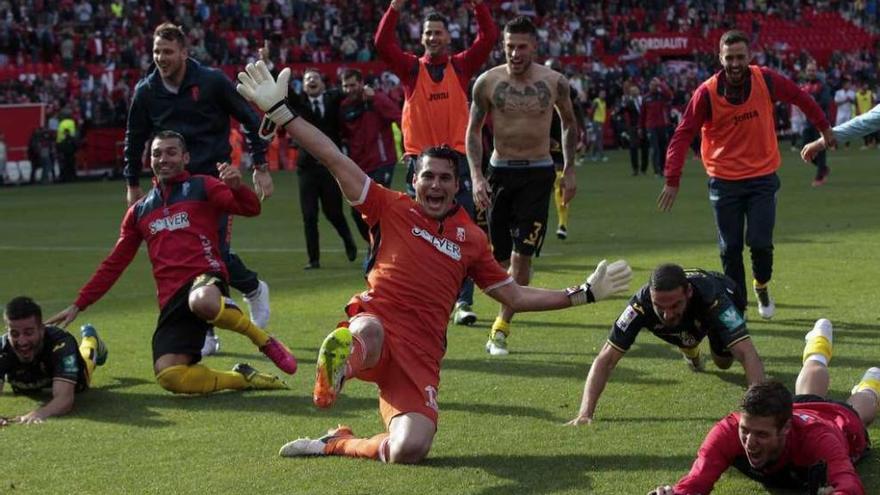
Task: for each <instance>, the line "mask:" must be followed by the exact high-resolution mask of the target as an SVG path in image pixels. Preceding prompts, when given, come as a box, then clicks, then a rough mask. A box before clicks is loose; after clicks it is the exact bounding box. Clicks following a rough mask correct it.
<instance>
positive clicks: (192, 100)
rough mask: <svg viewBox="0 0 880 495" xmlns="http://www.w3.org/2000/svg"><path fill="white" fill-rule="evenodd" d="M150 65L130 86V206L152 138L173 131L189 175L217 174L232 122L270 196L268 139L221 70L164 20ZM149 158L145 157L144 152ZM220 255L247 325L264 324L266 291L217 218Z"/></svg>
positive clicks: (226, 221)
mask: <svg viewBox="0 0 880 495" xmlns="http://www.w3.org/2000/svg"><path fill="white" fill-rule="evenodd" d="M153 62H154V63H155V64H156V69H155V70H154V71H153V72H151V73H150V74H149V75H147V76H146V77H145V78H143V79H141V80H140V81H139V82H138V84H137V86H136V87H135V89H134V96H133V97H132V100H131V107H130V108H129V111H128V122H127V124H126V129H125V169H124V170H123V175H124V176H125V179H126V181H127V182H128V188H127V190H126V200H127V202H128V206H131V205H132V204H134V203H135V201H137V200H138V199H139V198H140V197H141V196H143V194H144V193H143V191H142V190H141V187H140V172H141V168H142V167H143V164H144V160H143V156H144V148H145V146H146V143H147V141H148V140H149V138H150V137H151V136H152V135H153V134H154V133H156V132H158V131H161V130H168V129H170V130H174V131H177V132H179V133H180V134H181V135H183V137H184V138H185V139H186V140H187V143H188V148H189V151H190V153H191V154H190V156H191V160H190V163H189V165H188V169H187V170H188V171H189V172H190V173H192V174H204V175H210V176H212V177H217V176H218V172H217V164H218V163H223V162H228V161H230V154H231V152H232V147H231V146H230V144H229V126H230V119H231V118H234V119H235V120H237V121H238V122H240V123H241V124H242V125H243V126H244V128H245V129H246V130H247V132H246V133H245V138H246V140H247V144H248V149H249V150H250V152H251V153H252V154H253V158H254V164H255V166H254V173H253V181H254V187H255V189H256V190H257V193H258V194H259V195H260V198H261V199H263V198H268V197H269V196H271V195H272V192H273V184H272V176H271V175H269V170H268V164H267V163H266V147H267V144H266V141H265V140H263V139H261V138H260V136H259V133H258V129H259V127H260V119H259V117H257V114H256V113H255V112H254V110H253V109H252V108H251V107H250V105H248V104H247V102H245V101H244V100H243V99H242V98H241V97H240V96H239V95H238V94H237V93H236V92H235V90H234V89H233V86H232V82H231V81H230V80H229V78H227V77H226V75H225V74H223V72H221V71H220V70H218V69H214V68H210V67H207V66H204V65H201V64H200V63H198V62H196V61H195V60H193V59H191V58H189V50H188V48H187V41H186V35H185V34H184V33H183V30H182V29H181V28H180V27H178V26H175V25H174V24H171V23H167V22H166V23H163V24H160V25H159V26H158V27H156V29H155V31H154V33H153ZM146 153H149V150H147V152H146ZM217 228H218V231H219V234H218V238H219V240H220V246H219V247H220V254H221V255H222V257H223V263H224V264H225V265H226V267H227V268H228V270H229V284H230V285H231V286H232V287H233V288H235V289H236V290H238V291H240V292H241V293H242V294H243V295H244V298H245V301H246V302H247V304H248V307H249V308H250V316H251V320H253V321H254V323H256V325H257V326H259V327H260V328H266V327H267V326H268V324H269V316H270V308H269V286H268V285H267V284H266V282H264V281H262V280H259V278H258V277H257V274H256V273H255V272H253V271H251V270H250V269H248V267H247V266H245V264H244V262H243V261H242V260H241V258H239V257H238V255H237V254H235V253H234V252H233V251H232V250H231V248H230V244H229V243H230V238H231V235H232V234H231V229H232V224H231V221H230V218H229V217H226V216H224V217H222V218H218V219H217ZM219 348H220V343H219V340H218V339H217V338H216V337H215V335H214V333H213V330H211V331H209V332H208V338H207V339H205V346H204V348H203V349H202V354H203V355H206V356H207V355H210V354H214V353H215V352H217V351H218V350H219Z"/></svg>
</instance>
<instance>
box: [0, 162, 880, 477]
mask: <svg viewBox="0 0 880 495" xmlns="http://www.w3.org/2000/svg"><path fill="white" fill-rule="evenodd" d="M784 149H785V151H784V152H783V153H784V160H785V165H784V166H783V168H782V169H781V172H780V173H781V176H782V184H783V186H782V190H781V191H780V193H779V206H778V219H777V227H776V239H775V241H776V263H775V268H776V271H775V273H774V281H773V284H772V285H771V293H772V294H773V296H774V297H775V298H776V301H777V314H776V317H775V318H774V319H773V320H771V321H764V320H762V319H760V317H758V315H757V311H756V309H755V306H754V305H752V306H751V307H750V308H749V312H748V320H749V329H750V331H751V333H752V336H753V338H754V341H755V344H756V346H757V349H758V352H759V353H760V355H761V356H762V358H763V359H764V365H765V367H766V369H767V372H768V374H769V375H770V376H773V377H776V378H778V379H780V380H782V381H783V382H784V383H786V384H788V385H790V386H791V387H793V386H794V379H795V376H796V374H797V372H798V370H799V368H800V354H801V350H802V348H803V335H804V333H805V332H806V331H807V330H809V328H810V327H811V325H812V323H813V321H814V320H815V319H816V318H819V317H828V318H830V319H831V320H832V321H833V322H834V324H835V339H834V343H835V354H834V359H833V361H832V365H831V370H832V373H831V376H832V385H831V388H832V390H831V396H832V397H834V398H837V399H841V400H842V399H844V398H845V397H847V396H848V393H849V389H850V387H852V385H853V384H854V383H855V382H856V381H857V380H858V379H859V378H860V377H861V375H862V373H863V372H864V370H865V369H867V368H868V367H870V366H877V365H880V354H878V352H877V349H878V345H877V342H878V338H877V333H878V329H880V321H878V316H877V312H876V303H877V294H878V293H877V286H876V281H877V277H878V274H880V270H878V267H880V249H878V248H877V245H878V243H880V225H878V223H877V212H876V206H877V197H878V196H880V179H878V175H877V173H878V172H877V168H876V163H877V160H878V156H877V153H878V152H877V151H870V152H868V151H865V152H859V151H857V150H854V149H849V150H842V151H838V152H836V153H834V154H832V155H831V158H830V163H831V164H832V166H834V173H833V175H832V176H831V178H830V181H829V183H828V184H827V185H826V186H825V187H822V188H818V189H814V188H811V187H810V185H809V183H810V180H811V178H812V173H813V169H812V167H808V166H805V165H803V164H801V163H800V162H799V160H796V158H795V155H794V154H793V153H790V152H789V151H788V150H787V146H785V147H784ZM611 157H612V159H611V161H609V162H608V163H604V164H601V165H597V164H593V163H585V165H584V166H583V167H580V168H578V183H579V191H578V197H577V199H576V200H575V203H574V205H573V209H572V213H571V220H570V225H569V238H568V240H567V241H564V242H563V241H559V240H557V239H556V238H555V236H553V232H554V231H555V219H554V218H553V217H554V214H553V213H551V220H550V223H551V228H550V229H548V234H549V235H548V239H547V241H546V243H545V245H544V251H543V255H542V256H541V257H540V258H539V259H537V261H536V263H535V266H536V270H535V276H534V285H536V286H543V287H554V288H561V287H565V286H570V285H574V284H576V283H580V282H581V281H583V280H584V277H585V276H586V275H587V274H589V273H590V271H591V270H592V268H593V267H594V266H595V263H596V262H597V261H598V260H600V259H602V258H605V257H607V258H609V260H611V259H616V258H617V257H624V258H626V259H627V260H629V262H630V263H631V264H632V266H633V268H634V270H635V278H634V282H633V285H632V289H633V290H635V289H636V288H637V287H638V286H639V285H641V284H643V283H645V281H646V280H647V276H648V273H649V271H650V269H651V268H652V267H654V266H656V265H657V264H659V263H661V262H664V261H675V262H678V263H681V264H683V265H685V266H699V267H704V268H707V269H716V270H718V269H720V262H719V260H718V249H717V246H716V243H715V230H714V225H713V221H712V212H711V209H710V206H709V203H708V200H707V193H706V186H705V175H704V173H703V170H702V168H701V166H700V164H699V163H698V162H695V161H693V160H689V161H688V163H687V165H686V169H685V178H684V180H683V182H682V188H681V191H680V193H679V197H678V201H677V203H676V205H675V207H674V209H673V211H672V212H671V214H660V213H658V212H657V211H656V208H655V199H656V196H657V194H658V192H659V191H660V188H661V181H659V180H657V179H655V178H653V177H651V176H641V177H630V175H629V164H628V162H627V161H626V160H627V158H626V156H625V155H624V153H621V152H614V153H612V154H611ZM397 175H398V177H397V179H396V184H398V186H399V185H400V183H401V181H402V176H403V171H402V170H401V169H398V171H397ZM275 181H276V195H275V197H273V198H272V199H271V200H270V201H268V202H267V203H265V205H264V212H263V215H262V216H261V217H259V218H257V219H237V220H236V226H235V236H234V243H233V245H234V246H235V247H236V249H237V251H238V252H239V254H241V256H242V258H243V259H244V260H245V261H246V262H247V263H248V265H250V266H251V267H252V268H254V269H256V270H258V271H259V272H260V273H261V275H262V277H263V278H264V279H265V280H267V281H268V283H269V285H270V286H271V291H272V292H271V294H272V323H271V328H270V330H271V331H272V332H274V333H275V334H276V335H278V336H279V337H281V338H282V340H283V341H284V342H285V343H287V344H288V345H289V346H290V348H291V349H292V350H293V352H294V353H295V354H296V355H297V356H298V357H299V359H300V369H299V372H298V374H297V375H296V376H295V377H293V378H292V379H291V378H288V383H289V384H290V385H291V386H292V390H289V391H276V392H245V393H235V392H232V393H220V394H216V395H213V396H204V397H183V396H173V395H172V394H170V393H167V392H165V391H163V390H162V389H161V388H160V387H159V386H158V385H157V384H156V382H155V380H154V378H153V373H152V367H151V351H150V339H151V335H152V332H153V329H154V324H155V320H156V317H157V314H158V309H157V307H156V300H155V296H154V285H153V281H152V278H151V276H150V272H149V264H148V262H147V258H146V255H145V253H143V252H142V253H141V254H139V255H138V257H137V258H136V260H135V262H134V263H133V264H132V266H131V267H130V268H129V269H128V271H127V272H126V273H125V274H124V275H123V277H122V278H121V279H120V280H119V282H118V283H117V284H116V286H115V287H114V288H113V290H112V291H111V292H110V293H109V294H107V296H106V297H105V298H104V299H103V300H102V301H100V302H99V303H98V304H96V305H95V306H93V307H92V308H89V310H88V311H87V312H85V313H83V314H81V315H80V317H79V319H78V320H77V321H76V322H74V324H73V325H71V330H74V333H75V334H76V335H77V338H79V335H78V332H76V330H77V329H78V328H79V325H81V324H84V323H86V322H92V323H94V324H95V326H96V327H97V328H98V331H99V332H100V334H101V336H102V337H103V338H104V339H105V340H106V341H107V343H108V346H109V348H110V356H109V360H108V362H107V364H106V365H105V366H104V367H102V368H99V369H98V371H97V374H96V377H95V379H94V382H93V387H94V388H93V390H91V391H89V392H88V393H85V394H82V395H79V396H78V397H77V402H76V409H75V411H74V413H73V414H72V415H70V416H68V417H65V418H51V419H49V421H48V422H47V423H45V424H43V425H37V426H30V427H23V426H18V425H15V426H11V427H8V428H4V429H2V430H0V444H2V445H3V451H4V456H3V458H4V459H3V465H4V469H3V471H4V475H3V477H2V480H0V493H7V492H9V493H13V492H14V493H50V492H62V491H63V492H66V493H184V492H192V493H245V492H247V493H336V494H348V493H415V492H422V493H455V494H463V493H470V494H502V493H503V494H508V493H531V494H550V493H597V494H622V493H627V494H629V493H634V494H638V493H646V492H647V491H648V490H649V489H651V488H653V487H654V486H655V485H657V484H658V483H660V482H674V481H675V480H677V479H678V478H679V477H680V476H681V475H682V474H684V473H685V472H686V471H687V470H688V469H689V467H690V463H691V461H692V459H693V456H694V454H695V452H696V449H697V447H698V445H699V444H700V442H701V440H702V438H703V436H704V434H705V433H706V431H707V430H708V429H709V428H710V427H711V426H712V424H713V423H714V422H715V421H716V420H718V419H719V418H721V417H722V416H723V415H725V414H726V413H728V412H729V411H731V410H732V409H734V408H735V407H736V405H737V402H738V400H739V398H740V397H741V394H742V391H743V387H744V383H745V382H744V377H743V373H742V369H741V367H740V366H739V365H734V366H733V367H732V368H731V370H728V371H719V370H717V369H716V368H715V367H714V365H712V364H711V363H710V364H708V365H707V372H705V373H702V374H695V373H692V372H690V371H689V370H688V369H687V367H686V366H685V363H684V362H683V361H682V360H681V359H680V357H679V354H678V353H677V351H676V350H674V349H672V348H671V347H670V346H668V345H666V344H664V343H663V342H661V341H660V340H659V339H656V338H655V337H653V336H652V335H650V333H648V332H647V331H646V332H643V335H641V336H640V337H639V339H638V340H637V343H636V345H635V346H634V348H633V349H632V350H631V351H630V352H629V353H628V355H627V356H626V357H625V358H624V359H623V360H622V361H621V363H620V364H619V366H618V368H617V369H616V370H615V371H614V373H613V375H612V377H611V381H610V383H609V385H608V387H607V388H606V390H605V393H604V394H603V396H602V399H601V401H600V403H599V407H598V410H597V412H596V418H595V419H596V421H595V423H594V424H593V425H591V426H582V427H579V428H570V427H564V426H562V424H563V423H564V422H565V421H567V420H569V419H571V418H572V417H574V415H575V414H576V412H577V409H578V405H579V402H580V397H581V391H582V389H583V385H584V379H585V377H586V373H587V370H588V369H589V365H590V363H591V362H592V360H593V358H594V357H595V355H596V353H597V352H598V351H599V349H600V348H601V346H602V345H603V343H604V342H605V338H606V336H607V333H608V330H609V328H610V325H611V323H612V322H613V321H614V319H615V318H616V317H617V316H618V314H619V312H620V311H621V309H622V308H623V305H624V303H625V298H624V297H618V298H616V299H613V300H611V301H607V302H602V303H600V304H597V305H590V306H584V307H579V308H574V309H568V310H562V311H556V312H548V313H532V314H522V315H518V316H517V317H516V319H515V320H514V323H513V326H512V336H511V338H510V341H509V342H510V346H511V350H512V354H511V355H510V356H509V357H507V358H502V359H490V358H489V357H488V356H487V355H486V354H485V351H484V349H483V345H484V343H485V341H486V332H487V330H488V325H489V323H490V322H491V320H492V319H493V318H494V315H495V312H496V310H497V306H496V304H495V303H494V302H492V301H490V300H489V299H488V298H487V297H486V296H484V295H478V297H477V301H476V304H475V306H474V307H475V310H476V311H477V312H478V314H479V316H480V320H479V322H478V324H477V325H476V327H475V328H466V327H455V326H450V328H449V334H448V335H449V349H448V353H447V357H446V360H445V362H444V365H443V373H442V386H441V390H440V396H439V400H440V407H441V415H440V427H439V432H438V434H437V436H436V439H435V442H434V446H433V449H432V451H431V454H430V455H429V458H428V460H427V461H426V462H424V463H423V464H422V465H420V466H415V467H413V466H387V465H382V464H380V463H378V462H368V461H363V460H352V459H344V458H319V459H282V458H280V457H278V455H277V451H278V448H279V447H280V446H281V445H282V444H283V443H284V442H286V441H288V440H291V439H294V438H297V437H300V436H313V437H314V436H318V435H319V434H321V433H322V432H323V431H325V430H326V429H327V428H328V427H332V426H335V425H336V424H337V423H340V422H341V423H345V424H348V425H351V426H352V427H353V428H354V431H355V433H358V434H362V435H372V434H374V433H377V432H378V431H380V429H381V427H382V426H381V421H380V419H379V416H378V412H377V400H376V392H375V388H374V386H373V385H372V384H367V383H362V382H357V381H354V382H351V383H348V384H347V385H346V388H345V390H344V391H343V395H342V397H341V399H340V400H339V401H338V403H337V404H336V405H335V406H334V408H332V409H331V410H329V411H322V410H317V409H316V408H314V407H313V406H312V405H311V390H312V384H313V379H314V361H315V356H316V352H317V348H318V345H319V344H320V342H321V340H322V339H323V338H324V336H325V335H326V334H327V333H328V332H329V331H331V330H333V329H334V328H335V326H336V323H337V322H338V321H339V320H340V319H341V318H342V312H341V308H342V305H343V304H344V303H345V302H346V301H347V300H348V298H349V296H350V295H351V294H353V293H355V292H357V291H360V290H362V288H363V280H362V278H361V273H360V267H359V262H355V263H348V262H347V261H346V260H345V255H344V251H343V250H342V245H341V241H340V240H339V239H338V237H337V236H336V234H335V232H333V231H332V230H331V228H330V227H329V226H328V222H326V220H325V219H322V220H321V235H322V246H323V255H322V259H321V266H322V268H321V269H320V270H311V271H303V270H302V269H301V267H302V266H303V265H304V264H305V262H306V261H307V260H306V255H305V249H304V240H303V234H302V225H301V216H300V212H299V206H298V200H297V198H296V190H297V188H296V179H295V177H294V174H291V173H280V174H276V175H275ZM122 200H123V186H122V183H121V182H111V183H106V182H105V183H87V184H74V185H63V186H61V185H59V186H51V187H45V186H37V187H22V188H5V189H2V190H0V205H2V216H0V223H2V226H3V229H2V232H3V238H2V240H0V251H2V257H0V260H2V261H0V266H2V271H0V273H2V274H3V289H2V291H0V298H2V299H3V302H4V303H5V302H6V301H7V300H9V299H10V298H11V297H13V296H15V295H19V294H28V295H31V296H32V297H35V298H36V299H37V300H38V301H39V302H40V303H41V304H42V306H43V309H44V312H45V313H46V315H47V316H49V315H52V314H54V313H55V312H57V311H59V310H60V309H62V308H63V307H65V306H66V305H67V304H69V303H70V302H71V301H72V300H73V298H74V297H75V295H76V291H77V289H78V288H79V287H80V285H81V284H82V283H84V282H85V280H86V279H87V278H88V277H89V276H90V275H91V273H92V272H93V270H94V269H95V267H96V266H97V263H98V262H99V261H100V260H101V258H102V257H103V256H104V255H105V254H106V253H107V252H108V251H109V249H110V247H111V246H112V245H113V242H114V241H115V238H116V234H117V232H118V222H119V221H120V219H121V218H122V214H123V210H122ZM551 211H552V207H551ZM359 242H360V241H359ZM361 245H362V246H363V243H361ZM746 260H748V253H746ZM746 263H747V266H748V261H747V262H746ZM415 296H417V295H415ZM236 297H238V298H239V299H240V295H238V294H236ZM425 297H426V299H427V298H429V297H430V296H429V295H425ZM626 297H628V295H627V296H626ZM749 297H750V300H753V299H754V296H753V295H752V294H750V296H749ZM753 304H754V303H753ZM219 334H220V335H221V337H222V352H221V354H220V355H218V356H215V357H210V358H208V359H207V360H206V361H205V363H206V364H208V365H210V366H212V367H215V368H219V369H230V368H231V366H232V365H233V364H234V363H236V362H239V361H245V362H249V363H251V364H253V365H255V366H257V367H258V368H259V369H260V370H263V371H270V372H273V373H274V372H277V370H275V368H274V367H273V366H272V365H271V363H270V362H269V361H268V360H267V359H266V358H264V357H263V356H262V355H261V354H259V352H258V351H257V350H256V349H255V348H254V347H253V346H252V345H251V344H250V343H249V342H248V341H247V339H245V338H243V337H241V336H239V335H235V334H231V333H230V332H225V331H219ZM706 345H707V344H706V343H704V344H703V346H704V347H705V346H706ZM704 352H705V350H704ZM44 398H45V397H44ZM36 404H37V402H36V401H35V400H33V399H31V398H27V397H16V396H13V395H12V394H11V393H10V392H9V391H8V390H7V391H6V392H5V393H4V394H3V396H2V398H0V414H2V415H7V416H8V415H14V414H22V413H24V412H27V411H29V410H30V409H32V408H33V407H35V406H36ZM870 433H871V435H872V436H873V437H874V438H875V439H877V438H880V428H878V427H877V426H875V427H873V428H871V430H870ZM859 473H860V474H861V476H862V480H863V482H864V484H865V487H866V492H867V493H880V456H877V455H872V456H870V457H869V458H867V459H866V460H864V461H863V462H862V463H861V464H860V465H859ZM715 493H719V494H742V493H765V491H764V490H763V488H762V487H760V485H758V484H756V483H754V482H752V481H750V480H748V479H747V478H745V477H744V476H742V475H740V474H738V473H735V472H733V471H729V472H728V474H726V475H724V476H723V477H722V479H721V480H720V482H719V483H718V485H717V486H716V491H715Z"/></svg>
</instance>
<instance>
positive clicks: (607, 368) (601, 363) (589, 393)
mask: <svg viewBox="0 0 880 495" xmlns="http://www.w3.org/2000/svg"><path fill="white" fill-rule="evenodd" d="M622 357H623V353H622V352H620V351H618V350H617V349H615V348H614V347H612V346H611V344H609V343H607V342H606V343H605V347H603V348H602V350H601V351H599V355H598V356H596V360H595V361H593V365H592V366H590V373H589V374H588V375H587V383H586V384H584V395H583V398H582V399H581V407H580V410H578V415H577V417H576V418H574V419H573V420H571V421H569V422H568V423H566V424H568V425H571V426H577V425H582V424H590V423H592V422H593V413H595V412H596V404H597V403H598V402H599V396H600V395H602V391H603V390H605V384H607V383H608V378H609V377H610V376H611V371H612V370H614V367H615V366H617V363H618V361H620V358H622Z"/></svg>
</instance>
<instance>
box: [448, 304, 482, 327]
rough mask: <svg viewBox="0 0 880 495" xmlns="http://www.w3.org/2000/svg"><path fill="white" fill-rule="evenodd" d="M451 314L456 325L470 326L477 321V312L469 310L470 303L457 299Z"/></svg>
mask: <svg viewBox="0 0 880 495" xmlns="http://www.w3.org/2000/svg"><path fill="white" fill-rule="evenodd" d="M453 314H454V315H455V316H454V317H453V321H454V322H455V324H456V325H467V326H471V325H473V324H474V323H476V322H477V314H476V313H474V312H473V311H471V305H470V304H468V303H466V302H462V301H459V302H457V303H455V312H454V313H453Z"/></svg>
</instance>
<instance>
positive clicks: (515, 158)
mask: <svg viewBox="0 0 880 495" xmlns="http://www.w3.org/2000/svg"><path fill="white" fill-rule="evenodd" d="M536 46H537V31H536V30H535V26H534V25H533V24H532V22H531V21H530V20H529V19H528V18H527V17H517V18H516V19H513V20H512V21H510V22H508V23H507V24H506V25H505V26H504V55H505V57H506V59H507V63H506V64H504V65H499V66H497V67H494V68H492V69H490V70H488V71H486V72H485V73H483V75H481V76H480V77H479V78H478V79H477V82H476V83H475V85H474V99H473V100H474V101H473V105H472V106H471V112H470V122H468V129H467V143H466V144H467V156H468V163H469V165H470V169H471V179H472V182H473V191H474V203H475V204H476V205H477V207H478V208H481V209H482V208H488V212H489V215H488V217H489V236H490V239H491V241H492V246H493V249H494V255H495V259H496V260H498V261H499V262H500V263H501V264H502V265H504V266H506V267H508V270H509V272H510V274H511V275H512V276H513V279H514V280H516V282H517V283H519V284H520V285H528V284H529V279H530V275H531V264H532V255H535V256H537V255H538V254H539V253H540V250H541V245H542V244H543V242H544V234H545V233H546V231H547V212H548V209H549V202H550V196H551V194H552V193H553V182H554V180H555V177H556V172H555V169H554V165H553V159H552V157H551V156H550V123H551V120H552V117H553V109H554V107H555V108H556V111H557V112H558V113H559V117H560V118H561V120H562V154H563V161H564V162H565V163H564V167H563V177H562V191H563V203H564V204H566V205H567V204H568V202H569V201H571V199H572V198H573V197H574V194H575V189H576V182H575V173H574V159H575V147H576V145H577V122H576V119H575V114H574V110H573V109H572V105H571V97H570V89H569V85H568V80H567V79H566V78H565V77H564V76H563V75H562V74H560V73H558V72H556V71H554V70H552V69H550V68H548V67H544V66H543V65H540V64H537V63H534V58H535V52H536ZM490 112H491V115H492V123H493V128H494V133H495V150H494V151H493V153H492V158H491V161H490V167H489V177H488V181H487V179H486V178H485V177H484V176H483V173H482V171H481V169H480V165H481V163H482V160H481V157H482V155H483V145H482V140H481V139H482V137H481V136H482V130H483V125H484V123H485V120H486V115H487V114H489V113H490ZM513 314H514V311H513V310H511V309H510V308H509V307H507V306H504V305H502V306H501V311H500V312H499V315H498V317H497V318H496V319H495V322H494V323H493V324H492V330H491V332H490V334H489V341H488V342H487V343H486V351H487V352H489V354H491V355H493V356H498V355H506V354H507V353H508V351H507V335H508V334H509V332H510V320H511V318H513Z"/></svg>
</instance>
